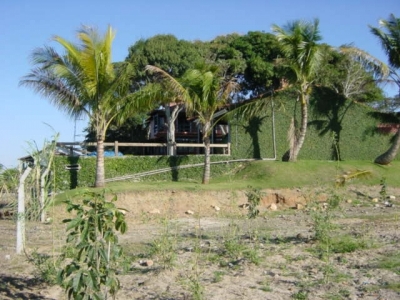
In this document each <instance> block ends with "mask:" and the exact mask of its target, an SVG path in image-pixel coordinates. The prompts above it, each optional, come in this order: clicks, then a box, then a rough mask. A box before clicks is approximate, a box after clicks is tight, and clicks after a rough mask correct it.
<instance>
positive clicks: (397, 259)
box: [378, 252, 400, 287]
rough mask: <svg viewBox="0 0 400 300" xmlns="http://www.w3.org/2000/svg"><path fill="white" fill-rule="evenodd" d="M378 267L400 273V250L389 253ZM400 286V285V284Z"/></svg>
mask: <svg viewBox="0 0 400 300" xmlns="http://www.w3.org/2000/svg"><path fill="white" fill-rule="evenodd" d="M378 268H381V269H386V270H390V271H392V272H394V273H396V274H397V275H400V252H397V253H392V254H388V255H387V256H386V257H384V258H383V259H381V260H380V261H379V262H378ZM399 287H400V286H399Z"/></svg>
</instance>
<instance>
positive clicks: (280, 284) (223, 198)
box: [0, 186, 400, 300]
mask: <svg viewBox="0 0 400 300" xmlns="http://www.w3.org/2000/svg"><path fill="white" fill-rule="evenodd" d="M379 189H380V188H379V187H355V186H349V187H347V188H346V189H344V190H340V191H339V192H337V191H335V193H337V194H338V195H339V196H340V199H341V204H340V207H339V208H338V209H336V210H334V211H333V212H332V217H333V218H332V221H333V223H334V224H335V225H336V231H335V235H337V236H344V235H348V236H349V237H351V238H352V239H354V240H357V241H360V242H363V243H364V245H365V247H363V248H359V249H357V250H356V251H354V252H349V253H332V254H331V255H330V257H329V259H326V258H323V257H321V253H322V252H321V250H318V249H319V247H318V245H319V244H318V241H316V240H315V238H314V236H315V226H314V222H313V218H312V214H313V208H312V207H318V209H320V208H321V207H323V203H324V202H325V201H327V200H328V199H329V198H330V197H332V192H327V191H318V190H316V189H314V190H273V191H272V190H265V191H264V192H265V195H266V196H265V197H263V199H262V201H261V205H260V207H259V209H260V215H259V217H257V219H255V220H249V219H247V218H246V215H247V209H246V208H242V207H241V206H242V205H243V204H246V203H247V197H246V195H245V192H201V191H193V192H181V191H173V190H171V191H166V192H151V193H150V192H141V193H137V194H122V195H119V196H118V205H119V206H120V207H124V208H126V209H128V210H129V212H128V214H127V221H128V226H129V229H128V231H127V233H126V234H125V235H122V236H121V237H120V242H121V244H122V245H123V246H124V249H125V252H126V255H127V257H128V260H127V261H128V267H127V269H126V270H125V271H122V270H121V274H120V275H119V279H120V281H121V290H120V291H119V293H118V294H117V299H122V300H123V299H164V300H167V299H170V300H172V299H192V298H193V294H194V289H193V286H194V285H193V283H199V286H201V287H203V290H204V299H277V300H278V299H366V300H372V299H387V300H389V299H390V300H391V299H400V292H399V290H400V286H399V285H398V283H399V282H400V280H399V279H400V278H399V274H400V267H399V265H400V262H399V259H400V247H399V245H400V190H399V189H397V190H395V189H389V190H388V194H389V195H394V196H396V199H395V200H392V201H391V204H394V206H391V207H387V206H386V205H385V203H384V202H382V201H379V202H374V201H373V200H372V199H373V198H375V197H379ZM315 200H316V201H317V202H318V203H320V204H319V205H317V206H311V205H310V203H311V202H312V201H315ZM307 204H308V205H307ZM271 205H272V206H271ZM275 205H276V208H277V210H273V209H274V208H275V207H274V206H275ZM218 208H219V210H218ZM188 210H190V211H192V212H193V213H194V214H187V212H188ZM50 214H51V216H52V218H53V220H54V221H53V223H52V224H48V225H45V224H38V223H28V224H27V232H26V237H27V249H28V250H27V251H28V253H31V252H32V251H33V250H34V249H36V251H37V252H39V253H45V254H48V255H52V254H53V253H54V252H56V251H57V249H59V247H61V246H62V245H63V243H64V239H65V231H64V230H65V228H64V227H63V225H61V224H60V221H61V220H62V219H63V218H65V217H66V213H65V212H63V211H60V209H59V208H57V209H56V210H55V211H50ZM167 229H168V231H169V233H170V234H169V238H168V241H169V242H170V243H171V245H172V246H173V251H172V254H173V257H174V258H175V260H174V264H173V265H169V264H167V268H163V267H164V265H165V263H163V255H161V254H160V253H158V255H151V249H152V246H151V245H153V244H154V242H155V241H157V240H158V241H160V239H161V238H162V237H165V231H166V230H167ZM0 234H1V237H2V238H1V240H0V299H4V300H8V299H66V298H65V296H64V293H63V291H62V290H61V289H60V288H59V287H57V286H49V285H48V284H46V283H44V282H42V281H41V280H40V278H39V277H38V276H37V269H36V268H35V267H34V266H33V265H32V264H30V263H29V262H28V261H27V257H26V256H25V255H22V256H17V255H16V254H15V222H14V221H12V220H0ZM194 249H198V251H194ZM170 254H171V253H168V252H167V253H164V255H170ZM391 257H393V262H394V264H396V261H397V268H396V265H395V267H394V268H391V269H385V268H382V264H381V262H382V261H383V260H385V259H386V260H387V259H389V261H390V258H391ZM147 260H151V262H152V263H153V264H152V265H151V266H144V265H143V262H145V261H147ZM396 284H397V285H396ZM191 287H192V288H191Z"/></svg>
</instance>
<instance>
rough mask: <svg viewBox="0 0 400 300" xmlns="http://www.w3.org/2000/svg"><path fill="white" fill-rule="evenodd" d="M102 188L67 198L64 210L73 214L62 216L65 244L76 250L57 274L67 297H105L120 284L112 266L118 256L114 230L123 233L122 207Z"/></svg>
mask: <svg viewBox="0 0 400 300" xmlns="http://www.w3.org/2000/svg"><path fill="white" fill-rule="evenodd" d="M105 194H106V191H105V190H103V191H102V192H90V191H86V192H84V194H83V200H79V203H73V202H72V201H71V200H67V201H66V204H67V210H68V212H72V213H74V214H75V215H76V216H75V217H74V218H72V219H65V220H64V221H63V222H64V223H66V224H67V245H71V246H73V247H74V248H75V249H76V250H77V251H74V252H73V253H72V257H66V255H65V257H66V258H69V260H70V261H69V263H68V264H67V265H66V266H64V267H63V268H62V269H61V270H60V272H59V275H58V281H59V283H60V284H61V285H62V286H63V287H64V288H65V290H66V293H67V296H68V299H81V300H83V299H107V298H108V295H111V296H112V297H115V294H116V293H117V291H118V290H119V288H120V284H119V280H118V278H117V277H116V271H117V270H116V269H117V267H118V265H119V259H120V258H121V256H122V248H121V247H120V245H119V244H118V236H117V232H120V233H125V231H126V229H127V225H126V222H125V210H123V209H119V208H117V207H116V206H115V203H114V202H115V201H116V200H117V197H116V196H114V197H113V198H112V199H111V201H106V195H105Z"/></svg>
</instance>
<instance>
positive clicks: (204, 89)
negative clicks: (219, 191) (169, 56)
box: [147, 63, 238, 184]
mask: <svg viewBox="0 0 400 300" xmlns="http://www.w3.org/2000/svg"><path fill="white" fill-rule="evenodd" d="M147 70H148V71H150V72H152V73H155V74H158V76H160V77H162V78H163V79H164V81H166V83H167V85H168V87H169V91H170V93H174V94H175V95H177V96H176V97H177V98H179V99H180V100H181V102H183V103H184V104H185V108H186V112H187V113H188V114H189V115H193V116H195V117H197V118H198V120H199V123H200V124H201V126H202V129H201V131H202V135H203V142H204V172H203V180H202V183H203V184H208V183H209V181H210V165H211V163H210V144H211V140H210V137H211V133H212V129H213V126H214V124H215V123H214V115H215V113H216V112H217V110H218V109H220V108H222V107H223V106H224V105H226V104H227V103H228V101H229V100H230V99H231V96H232V94H233V93H234V91H235V90H236V89H237V86H238V85H237V82H236V80H235V79H232V78H226V77H224V76H223V74H224V72H223V70H222V69H221V68H219V67H218V66H216V65H213V64H207V63H199V64H197V65H196V67H195V68H194V69H189V70H188V71H186V72H185V74H184V75H183V76H182V78H181V79H180V80H177V79H175V78H173V77H172V76H171V75H169V74H168V73H167V72H165V71H163V70H162V69H160V68H157V67H154V66H147Z"/></svg>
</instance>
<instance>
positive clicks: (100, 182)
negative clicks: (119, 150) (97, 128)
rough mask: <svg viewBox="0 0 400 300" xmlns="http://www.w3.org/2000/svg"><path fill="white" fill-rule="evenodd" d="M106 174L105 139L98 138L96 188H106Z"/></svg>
mask: <svg viewBox="0 0 400 300" xmlns="http://www.w3.org/2000/svg"><path fill="white" fill-rule="evenodd" d="M104 180H105V172H104V139H103V138H102V137H98V139H97V160H96V182H95V184H94V186H95V187H104V185H105V181H104Z"/></svg>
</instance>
